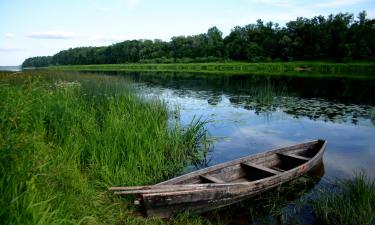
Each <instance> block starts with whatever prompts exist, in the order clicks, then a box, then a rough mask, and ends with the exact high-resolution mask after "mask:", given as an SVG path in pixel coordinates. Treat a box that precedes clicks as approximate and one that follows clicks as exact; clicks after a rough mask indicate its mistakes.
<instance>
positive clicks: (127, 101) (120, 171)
mask: <svg viewBox="0 0 375 225" xmlns="http://www.w3.org/2000/svg"><path fill="white" fill-rule="evenodd" d="M33 73H34V72H31V73H21V74H20V73H18V74H9V73H1V74H0V98H1V102H0V130H1V134H0V174H1V176H0V187H1V188H0V196H1V198H0V208H1V210H0V221H1V223H4V224H116V223H118V224H130V223H132V224H140V223H147V224H148V223H152V222H155V223H159V224H160V223H161V221H158V220H144V219H141V218H137V217H134V216H130V212H131V211H130V208H131V207H130V204H129V203H130V202H131V201H130V199H121V198H118V197H115V196H113V195H111V194H110V193H108V191H107V188H108V187H109V186H112V185H139V184H152V183H155V182H158V181H161V180H164V179H167V178H169V177H171V176H174V175H176V173H179V172H181V171H182V170H183V169H184V168H185V166H186V165H187V164H190V163H192V162H193V161H195V160H199V157H200V156H201V155H202V151H203V152H204V151H205V149H206V144H205V143H206V142H205V140H206V135H205V131H204V129H203V124H204V122H200V121H193V122H192V124H191V125H190V126H189V127H184V128H183V127H181V126H180V125H179V123H178V122H177V121H175V122H173V123H170V122H168V118H169V116H168V114H169V112H168V111H167V109H166V106H165V104H164V103H162V102H159V101H151V100H146V99H140V98H139V97H137V96H135V95H134V94H132V91H131V89H130V88H126V86H127V85H126V84H127V82H126V80H124V79H121V78H113V77H106V76H100V77H93V76H92V75H91V77H90V76H84V75H80V76H79V80H78V81H77V80H76V78H78V76H70V78H69V77H67V75H65V76H66V77H64V79H62V77H61V76H60V77H59V76H58V74H57V73H54V74H49V73H50V72H47V73H44V74H43V76H36V75H39V74H40V73H39V72H38V74H33ZM46 79H47V80H49V81H46ZM60 79H61V80H60ZM69 79H70V80H69ZM172 223H173V222H172Z"/></svg>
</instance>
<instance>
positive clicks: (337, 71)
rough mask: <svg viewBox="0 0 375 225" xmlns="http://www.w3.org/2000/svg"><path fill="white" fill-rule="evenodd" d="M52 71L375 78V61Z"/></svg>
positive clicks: (104, 66) (121, 66)
mask: <svg viewBox="0 0 375 225" xmlns="http://www.w3.org/2000/svg"><path fill="white" fill-rule="evenodd" d="M47 69H49V70H69V71H161V72H189V73H210V74H217V75H222V74H243V75H258V74H259V75H262V74H265V75H276V76H280V75H283V76H302V77H304V76H306V77H351V78H358V79H360V78H366V79H374V78H375V63H366V62H358V63H330V62H313V61H312V62H309V61H300V62H270V63H239V62H228V63H177V64H100V65H99V64H98V65H70V66H49V67H47Z"/></svg>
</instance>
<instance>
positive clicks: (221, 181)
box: [200, 174, 225, 184]
mask: <svg viewBox="0 0 375 225" xmlns="http://www.w3.org/2000/svg"><path fill="white" fill-rule="evenodd" d="M200 177H201V178H202V179H203V180H207V181H209V182H212V183H217V184H223V183H225V181H223V180H220V179H219V178H216V177H213V176H210V175H207V174H206V175H200Z"/></svg>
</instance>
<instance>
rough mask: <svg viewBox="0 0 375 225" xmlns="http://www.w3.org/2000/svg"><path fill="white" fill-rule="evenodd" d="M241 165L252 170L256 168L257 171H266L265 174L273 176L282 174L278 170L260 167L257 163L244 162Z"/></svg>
mask: <svg viewBox="0 0 375 225" xmlns="http://www.w3.org/2000/svg"><path fill="white" fill-rule="evenodd" d="M241 165H243V166H247V167H250V168H254V169H257V170H261V171H265V172H267V173H271V174H273V175H277V174H280V173H281V172H280V171H277V170H274V169H271V168H268V167H265V166H262V165H258V164H255V163H251V162H243V163H241Z"/></svg>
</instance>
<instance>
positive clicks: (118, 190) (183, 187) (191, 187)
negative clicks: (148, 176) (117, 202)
mask: <svg viewBox="0 0 375 225" xmlns="http://www.w3.org/2000/svg"><path fill="white" fill-rule="evenodd" d="M248 184H249V182H236V183H209V184H180V185H158V186H137V187H112V188H110V189H109V190H110V191H114V194H116V195H134V194H149V193H167V192H179V191H202V190H210V189H220V188H228V187H233V186H243V185H245V186H246V185H248ZM142 187H144V188H143V189H142Z"/></svg>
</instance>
